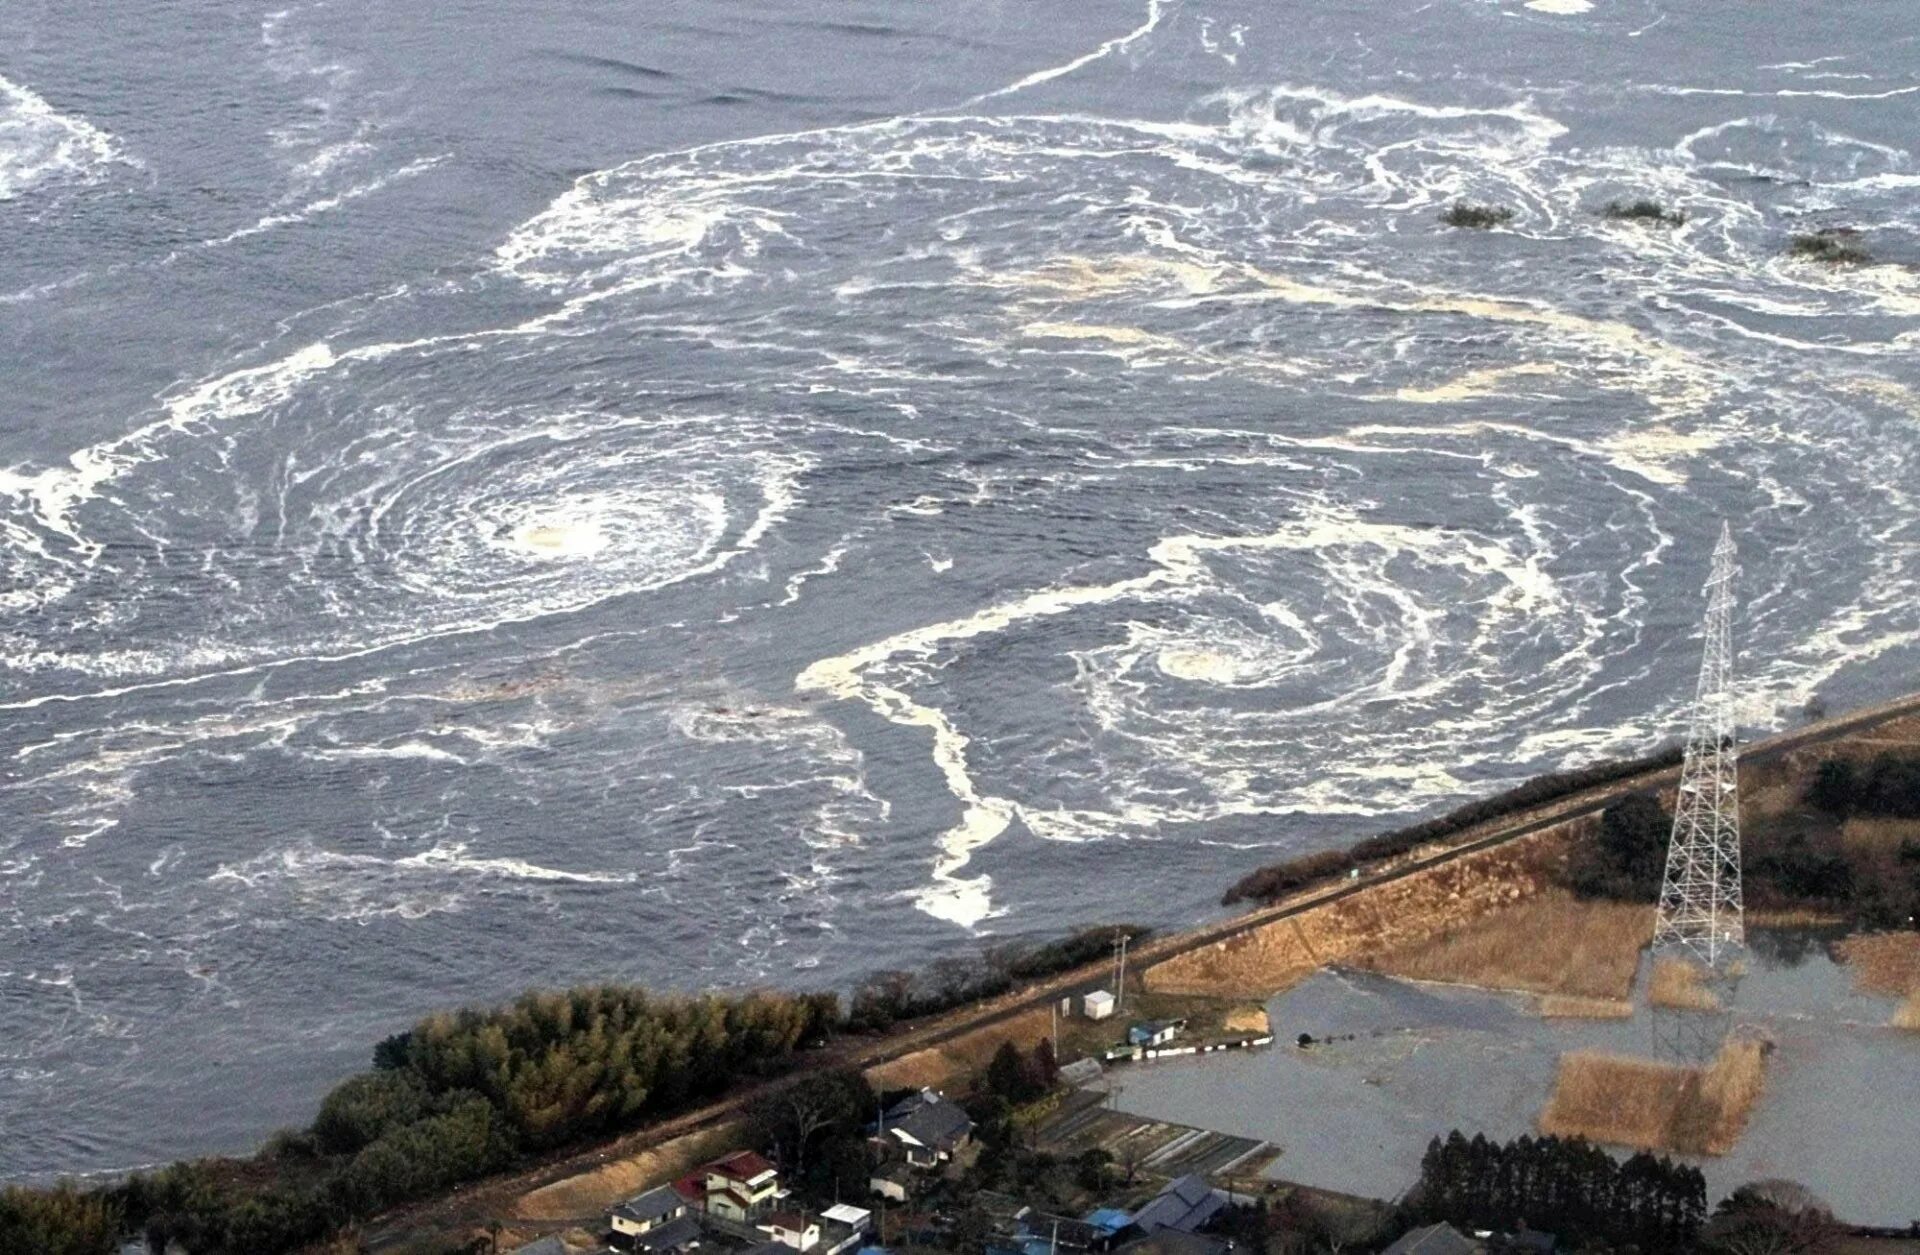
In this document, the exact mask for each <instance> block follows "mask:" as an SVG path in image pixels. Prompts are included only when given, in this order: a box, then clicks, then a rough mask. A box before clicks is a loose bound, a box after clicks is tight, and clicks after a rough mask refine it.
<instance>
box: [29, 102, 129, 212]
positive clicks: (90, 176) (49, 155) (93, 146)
mask: <svg viewBox="0 0 1920 1255" xmlns="http://www.w3.org/2000/svg"><path fill="white" fill-rule="evenodd" d="M124 159H125V158H124V155H123V154H122V152H121V149H120V145H119V144H118V143H117V142H116V141H115V140H114V138H113V137H112V136H111V135H108V134H107V133H106V132H105V131H103V130H101V129H100V128H99V127H97V126H95V125H93V124H92V123H91V122H88V121H87V120H86V119H84V118H81V117H78V116H76V115H74V114H70V113H61V112H59V111H58V110H56V109H55V108H54V107H53V106H52V105H50V104H48V103H47V101H46V99H45V98H44V97H42V96H39V95H37V94H36V93H34V92H33V91H30V90H29V89H27V88H25V87H23V86H21V85H20V84H18V83H15V82H13V81H11V80H9V79H7V78H5V77H0V203H4V202H6V201H10V200H14V199H17V198H18V197H20V196H23V195H25V194H26V193H27V192H29V191H32V190H33V189H35V188H38V187H41V186H44V185H47V184H52V183H62V182H74V181H81V182H88V181H93V180H96V179H99V178H101V177H103V176H104V175H105V173H106V171H107V170H108V169H109V168H110V167H111V166H112V165H113V164H114V163H116V162H119V161H123V160H124Z"/></svg>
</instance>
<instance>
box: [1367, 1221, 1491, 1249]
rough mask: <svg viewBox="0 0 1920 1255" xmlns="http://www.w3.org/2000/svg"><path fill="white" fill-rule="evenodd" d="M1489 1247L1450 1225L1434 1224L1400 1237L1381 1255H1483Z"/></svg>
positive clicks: (1410, 1231)
mask: <svg viewBox="0 0 1920 1255" xmlns="http://www.w3.org/2000/svg"><path fill="white" fill-rule="evenodd" d="M1486 1249H1487V1246H1486V1243H1484V1242H1479V1241H1475V1240H1474V1239H1473V1238H1470V1237H1468V1236H1467V1235H1466V1234H1464V1233H1462V1232H1460V1230H1458V1229H1456V1228H1454V1227H1453V1226H1452V1225H1450V1224H1433V1225H1428V1226H1426V1227H1425V1228H1423V1229H1413V1230H1409V1231H1408V1232H1406V1233H1403V1234H1401V1235H1400V1238H1399V1240H1398V1241H1396V1242H1395V1243H1394V1244H1393V1245H1392V1246H1389V1247H1388V1248H1387V1249H1386V1250H1384V1251H1382V1252H1381V1253H1380V1255H1483V1253H1484V1252H1485V1251H1486Z"/></svg>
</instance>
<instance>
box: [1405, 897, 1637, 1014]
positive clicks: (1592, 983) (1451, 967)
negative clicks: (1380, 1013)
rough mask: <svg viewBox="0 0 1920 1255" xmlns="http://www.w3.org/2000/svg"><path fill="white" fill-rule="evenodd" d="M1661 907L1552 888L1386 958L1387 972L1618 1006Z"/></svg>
mask: <svg viewBox="0 0 1920 1255" xmlns="http://www.w3.org/2000/svg"><path fill="white" fill-rule="evenodd" d="M1652 933H1653V908H1652V907H1647V906H1629V905H1625V904H1622V903H1618V902H1582V901H1580V900H1579V899H1577V898H1575V897H1574V896H1573V895H1572V894H1569V893H1567V892H1566V891H1564V890H1561V889H1547V890H1543V891H1541V892H1540V893H1537V894H1535V895H1533V896H1532V897H1529V898H1525V899H1523V900H1521V901H1519V902H1516V903H1514V904H1512V905H1510V906H1506V907H1503V908H1501V909H1499V910H1496V911H1493V912H1492V913H1490V914H1488V915H1484V916H1482V917H1480V918H1479V919H1475V920H1472V921H1470V922H1468V923H1465V924H1461V925H1458V926H1456V927H1453V928H1449V929H1446V930H1444V931H1442V932H1439V933H1437V934H1435V935H1434V936H1432V937H1430V938H1427V939H1425V940H1423V941H1419V942H1416V943H1414V944H1412V945H1409V946H1405V947H1402V948H1400V949H1397V950H1392V951H1389V952H1387V953H1386V954H1384V955H1382V956H1381V957H1380V959H1379V960H1378V963H1377V966H1378V968H1379V970H1381V971H1383V972H1388V973H1391V974H1392V975H1395V976H1405V977H1410V978H1412V979H1414V980H1433V981H1447V982H1450V983H1452V984H1459V985H1479V986H1482V987H1484V988H1488V989H1517V990H1522V991H1525V992H1528V993H1537V994H1551V995H1556V996H1563V997H1571V998H1583V999H1606V1000H1618V999H1623V998H1626V997H1627V996H1628V995H1629V994H1630V993H1631V992H1632V990H1633V974H1634V971H1635V969H1636V968H1638V967H1639V964H1640V950H1641V947H1643V946H1645V945H1646V943H1647V940H1648V939H1649V937H1651V935H1652Z"/></svg>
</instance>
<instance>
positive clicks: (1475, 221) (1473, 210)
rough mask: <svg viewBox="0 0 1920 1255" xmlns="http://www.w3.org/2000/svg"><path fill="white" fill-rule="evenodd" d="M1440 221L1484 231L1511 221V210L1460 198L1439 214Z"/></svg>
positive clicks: (1452, 225) (1503, 206)
mask: <svg viewBox="0 0 1920 1255" xmlns="http://www.w3.org/2000/svg"><path fill="white" fill-rule="evenodd" d="M1440 221H1442V222H1444V223H1446V224H1447V225H1448V226H1450V227H1469V228H1472V229H1474V230H1478V231H1485V230H1488V229H1489V228H1492V227H1502V226H1505V225H1506V224H1507V223H1509V222H1512V221H1513V210H1512V209H1510V208H1508V207H1507V206H1505V205H1474V204H1469V203H1468V202H1466V201H1464V200H1461V201H1455V202H1454V203H1453V204H1451V205H1449V206H1448V207H1447V210H1446V212H1445V213H1442V214H1441V215H1440Z"/></svg>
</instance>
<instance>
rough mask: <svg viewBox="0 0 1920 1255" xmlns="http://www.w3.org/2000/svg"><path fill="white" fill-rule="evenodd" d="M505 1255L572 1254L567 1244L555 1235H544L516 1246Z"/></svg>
mask: <svg viewBox="0 0 1920 1255" xmlns="http://www.w3.org/2000/svg"><path fill="white" fill-rule="evenodd" d="M507 1255H573V1252H572V1251H570V1250H568V1249H567V1244H566V1243H565V1242H562V1241H561V1240H560V1239H559V1238H556V1237H545V1238H541V1239H539V1240H538V1241H535V1242H529V1243H527V1244H526V1245H525V1246H516V1247H514V1248H513V1249H512V1250H511V1251H508V1252H507Z"/></svg>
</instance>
